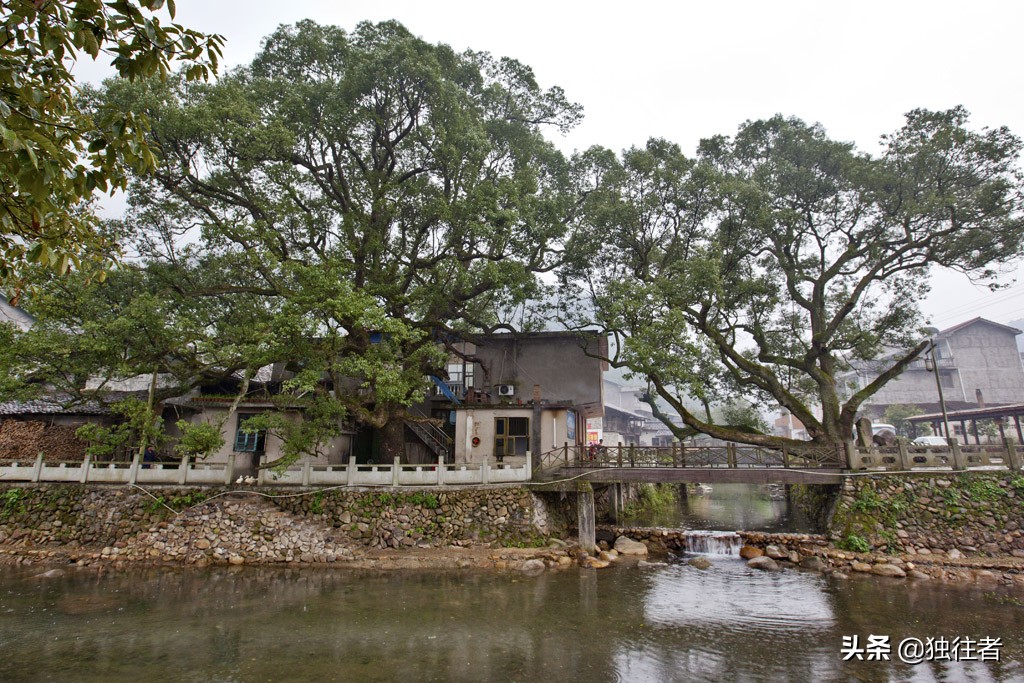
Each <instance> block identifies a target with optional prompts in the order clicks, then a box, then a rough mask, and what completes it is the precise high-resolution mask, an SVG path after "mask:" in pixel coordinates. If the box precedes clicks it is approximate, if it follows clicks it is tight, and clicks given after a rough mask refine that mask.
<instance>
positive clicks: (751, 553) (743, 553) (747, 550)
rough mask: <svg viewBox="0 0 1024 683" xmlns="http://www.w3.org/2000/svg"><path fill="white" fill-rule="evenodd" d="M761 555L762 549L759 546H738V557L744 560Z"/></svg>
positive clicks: (762, 553)
mask: <svg viewBox="0 0 1024 683" xmlns="http://www.w3.org/2000/svg"><path fill="white" fill-rule="evenodd" d="M762 555H764V551H763V550H761V549H760V548H755V547H754V546H752V545H745V546H743V547H742V548H740V557H742V558H743V559H744V560H752V559H754V558H755V557H761V556H762Z"/></svg>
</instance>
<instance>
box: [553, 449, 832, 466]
mask: <svg viewBox="0 0 1024 683" xmlns="http://www.w3.org/2000/svg"><path fill="white" fill-rule="evenodd" d="M541 462H542V467H543V468H545V469H547V468H550V467H552V466H569V467H588V468H604V467H633V468H645V467H672V468H700V469H708V468H712V469H714V468H731V469H744V468H750V469H765V468H790V467H794V468H818V467H828V468H837V467H840V466H841V463H842V460H841V456H840V451H839V449H838V448H815V449H803V450H801V451H800V453H799V454H797V453H792V452H790V451H789V450H788V449H775V448H768V447H765V446H749V445H741V444H735V443H726V444H721V445H714V446H688V445H685V444H674V445H671V446H631V445H618V446H607V447H606V446H599V447H593V448H592V447H587V446H570V445H568V444H566V445H565V446H564V447H563V448H562V449H556V450H554V451H549V452H548V453H547V454H545V458H542V460H541Z"/></svg>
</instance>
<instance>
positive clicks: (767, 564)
mask: <svg viewBox="0 0 1024 683" xmlns="http://www.w3.org/2000/svg"><path fill="white" fill-rule="evenodd" d="M747 566H748V567H750V568H751V569H761V570H764V571H769V572H774V571H778V570H779V565H778V563H777V562H775V560H773V559H772V558H770V557H765V556H763V555H762V556H760V557H755V558H753V559H752V560H750V561H749V562H747Z"/></svg>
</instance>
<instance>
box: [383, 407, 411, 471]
mask: <svg viewBox="0 0 1024 683" xmlns="http://www.w3.org/2000/svg"><path fill="white" fill-rule="evenodd" d="M390 413H391V416H390V417H389V418H388V421H387V422H386V423H385V424H384V426H383V427H382V428H381V430H380V431H381V440H380V457H381V459H382V460H383V461H384V462H385V463H392V462H394V460H395V458H399V459H400V460H401V461H403V462H404V461H405V460H406V457H405V411H404V410H402V409H401V408H398V407H396V408H395V409H394V410H392V411H390Z"/></svg>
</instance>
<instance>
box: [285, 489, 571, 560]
mask: <svg viewBox="0 0 1024 683" xmlns="http://www.w3.org/2000/svg"><path fill="white" fill-rule="evenodd" d="M275 504H276V505H278V506H279V507H280V508H281V509H283V510H287V511H289V512H292V513H294V514H297V515H303V516H306V517H310V518H312V519H318V520H320V521H322V522H323V523H324V524H327V525H329V526H331V527H334V528H335V529H337V530H338V531H339V532H340V533H341V534H342V535H344V536H345V537H347V538H349V539H351V540H352V541H355V542H357V543H361V544H362V545H367V546H370V547H377V548H387V547H391V548H400V547H409V546H415V545H417V544H419V543H424V542H426V543H431V544H437V543H444V544H456V545H457V544H460V543H472V542H498V543H501V544H504V545H542V544H543V542H544V539H545V537H546V536H547V535H549V534H551V533H553V531H556V530H557V529H552V528H551V527H552V526H555V527H557V526H558V525H557V524H556V523H554V522H553V521H552V519H551V515H549V514H548V509H547V505H546V504H545V503H544V502H543V500H542V499H541V498H539V497H538V496H536V495H534V494H532V493H531V492H530V491H528V490H526V489H525V488H519V487H503V488H481V489H450V490H445V489H423V490H419V489H417V490H416V491H408V490H377V491H350V490H346V489H336V490H334V491H328V492H325V493H322V494H321V493H314V494H312V495H308V496H301V497H289V498H280V499H277V500H276V501H275Z"/></svg>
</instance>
